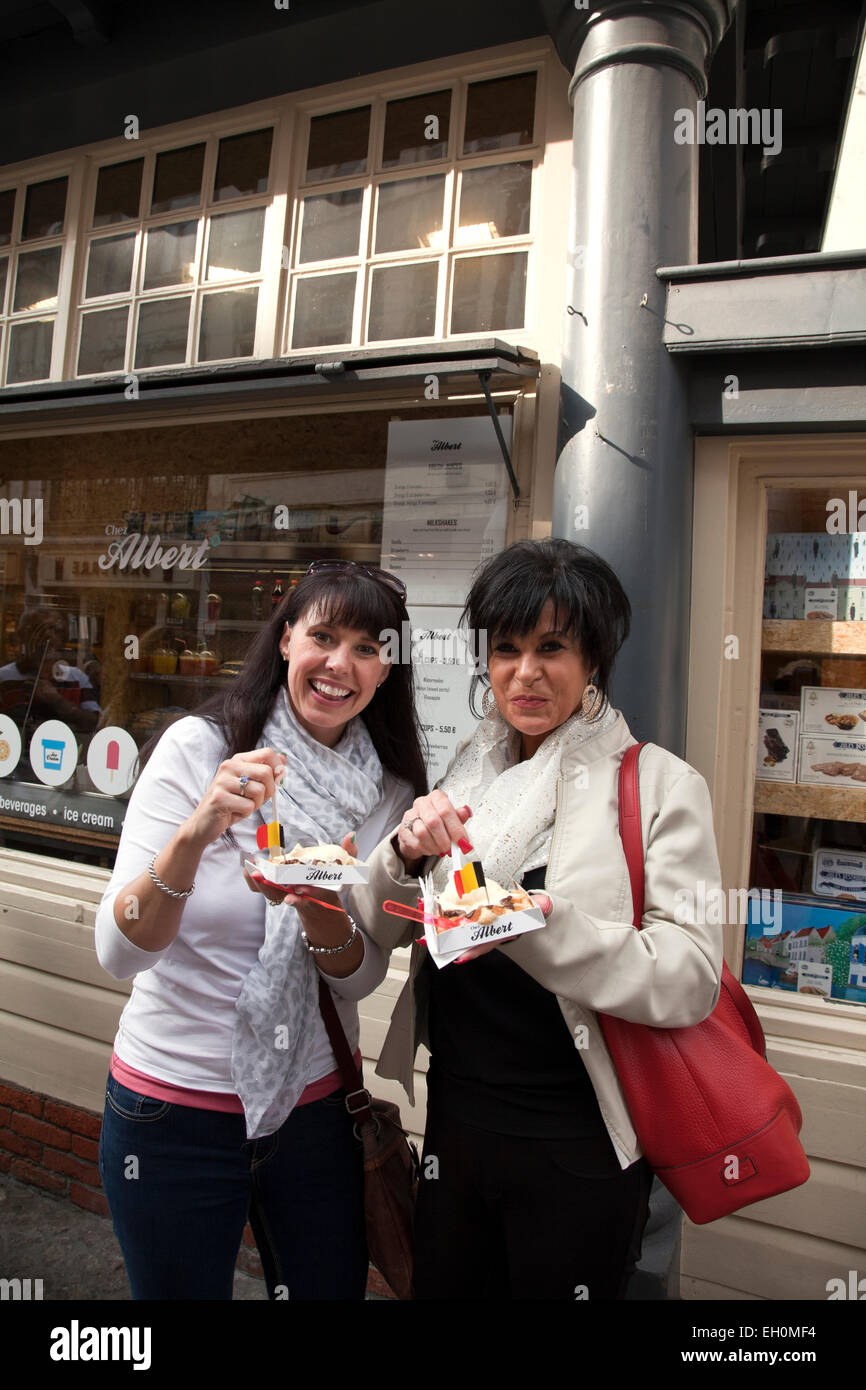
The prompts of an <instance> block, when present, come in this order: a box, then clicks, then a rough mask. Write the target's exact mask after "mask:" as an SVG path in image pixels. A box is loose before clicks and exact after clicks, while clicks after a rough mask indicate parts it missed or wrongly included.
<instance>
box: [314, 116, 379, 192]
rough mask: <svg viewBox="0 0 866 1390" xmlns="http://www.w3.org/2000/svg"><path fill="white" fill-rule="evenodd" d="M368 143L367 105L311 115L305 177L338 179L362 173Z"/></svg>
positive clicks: (368, 120)
mask: <svg viewBox="0 0 866 1390" xmlns="http://www.w3.org/2000/svg"><path fill="white" fill-rule="evenodd" d="M369 143H370V108H369V106H356V107H355V108H354V110H352V111H337V112H335V114H334V115H333V116H314V117H313V119H312V120H311V121H310V145H309V149H308V152H307V179H308V181H309V182H310V183H312V182H314V181H315V180H316V179H338V178H342V177H343V175H344V174H362V173H363V172H364V170H365V169H366V167H367V146H368V144H369Z"/></svg>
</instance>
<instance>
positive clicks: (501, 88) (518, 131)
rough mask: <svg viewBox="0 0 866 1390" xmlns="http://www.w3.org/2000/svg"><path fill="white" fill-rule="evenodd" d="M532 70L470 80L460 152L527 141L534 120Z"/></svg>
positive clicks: (466, 152) (509, 146)
mask: <svg viewBox="0 0 866 1390" xmlns="http://www.w3.org/2000/svg"><path fill="white" fill-rule="evenodd" d="M535 82H536V78H535V73H534V72H527V73H521V74H520V75H519V76H516V77H496V78H493V79H492V80H490V81H487V82H472V83H471V84H470V86H469V92H468V95H467V100H466V131H465V135H464V139H463V153H464V154H481V153H482V152H486V151H487V150H507V149H511V148H513V147H514V146H515V145H531V144H532V139H533V128H534V124H535Z"/></svg>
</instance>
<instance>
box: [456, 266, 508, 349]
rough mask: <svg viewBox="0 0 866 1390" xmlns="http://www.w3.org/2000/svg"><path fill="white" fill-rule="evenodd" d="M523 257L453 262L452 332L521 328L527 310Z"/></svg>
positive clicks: (496, 330) (483, 331) (487, 331)
mask: <svg viewBox="0 0 866 1390" xmlns="http://www.w3.org/2000/svg"><path fill="white" fill-rule="evenodd" d="M526 260H527V258H526V254H525V253H518V254H515V255H500V256H489V257H482V256H467V257H462V258H461V259H460V260H458V261H455V263H454V291H453V298H452V303H451V332H452V333H472V332H482V333H492V332H499V331H501V330H503V329H508V328H522V327H523V320H524V314H525V307H526Z"/></svg>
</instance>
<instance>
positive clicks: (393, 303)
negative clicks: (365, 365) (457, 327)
mask: <svg viewBox="0 0 866 1390" xmlns="http://www.w3.org/2000/svg"><path fill="white" fill-rule="evenodd" d="M438 278H439V267H438V266H437V265H436V264H435V263H431V262H427V261H425V262H423V263H422V264H421V265H401V266H387V267H383V268H381V269H378V270H374V271H373V282H372V287H371V290H370V326H369V329H368V332H367V337H368V339H369V341H370V342H371V343H375V342H379V341H381V340H382V339H384V338H429V337H432V335H433V332H434V330H435V327H436V286H437V283H438Z"/></svg>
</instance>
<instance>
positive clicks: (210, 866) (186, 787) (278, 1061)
mask: <svg viewBox="0 0 866 1390" xmlns="http://www.w3.org/2000/svg"><path fill="white" fill-rule="evenodd" d="M405 595H406V591H405V588H404V586H403V584H402V582H401V581H400V580H398V579H397V578H396V577H395V576H393V575H389V574H388V573H387V572H385V571H383V570H378V569H370V568H368V567H367V566H364V565H358V564H354V563H351V562H344V561H319V562H316V563H314V564H312V565H311V566H310V569H309V570H308V572H307V574H306V575H305V576H304V578H303V579H301V581H300V582H299V583H298V584H297V586H296V587H295V588H293V589H292V590H291V591H290V593H289V594H288V595H287V596H286V598H285V600H284V601H283V603H282V604H280V605H279V606H278V608H277V609H275V611H274V613H273V615H272V616H271V618H270V620H269V621H268V622H267V624H266V625H265V626H264V627H263V629H262V631H261V632H260V634H259V635H258V637H257V638H256V640H255V641H254V643H253V645H252V648H251V650H250V653H249V657H248V659H247V662H246V664H245V666H244V669H243V671H242V673H241V674H240V676H239V677H238V678H237V680H236V682H235V684H234V685H233V686H232V687H231V688H230V689H229V690H228V691H227V692H225V693H220V694H219V695H216V696H214V698H213V699H211V700H209V701H207V702H206V703H205V704H204V705H202V706H201V708H200V709H199V710H198V712H197V714H195V715H190V716H187V717H185V718H182V719H180V720H179V721H178V722H177V723H175V724H172V725H170V726H169V728H168V729H166V730H165V731H164V732H163V733H162V735H161V737H160V738H159V741H158V743H157V744H156V747H155V749H154V750H153V752H152V756H151V757H150V758H149V760H148V761H147V763H146V766H145V767H144V770H143V772H142V773H141V775H140V777H139V779H138V781H137V783H136V786H135V789H134V791H133V794H132V797H131V798H130V803H129V808H128V811H127V815H126V819H125V822H124V827H123V834H122V836H121V840H120V845H119V848H118V852H117V860H116V863H115V868H114V872H113V874H112V877H111V881H110V883H109V885H108V888H107V890H106V893H105V896H104V897H103V899H102V902H101V904H100V907H99V910H98V913H97V919H96V948H97V953H98V955H99V959H100V961H101V963H102V964H103V966H104V967H105V968H106V969H107V970H108V971H109V972H110V973H111V974H112V975H114V976H115V977H116V978H117V979H125V978H128V977H129V976H132V975H134V976H135V983H134V985H133V989H132V995H131V997H130V1000H129V1003H128V1004H127V1006H126V1008H125V1009H124V1011H123V1014H122V1016H121V1019H120V1024H119V1027H118V1032H117V1038H116V1040H115V1047H114V1055H113V1057H112V1060H111V1068H110V1075H109V1078H108V1087H107V1092H106V1104H105V1115H104V1120H103V1126H102V1133H101V1136H100V1146H99V1165H100V1172H101V1174H102V1181H103V1186H104V1189H105V1193H106V1196H107V1198H108V1202H109V1205H110V1207H111V1214H112V1217H113V1220H114V1228H115V1232H116V1234H117V1237H118V1240H119V1242H120V1245H121V1248H122V1250H123V1255H124V1259H125V1261H126V1266H127V1271H128V1273H129V1278H130V1284H131V1287H132V1295H133V1298H136V1299H151V1298H156V1299H230V1298H231V1296H232V1278H233V1272H234V1265H235V1260H236V1257H237V1253H238V1249H239V1246H240V1242H241V1237H242V1233H243V1229H244V1225H245V1223H246V1221H247V1218H248V1217H249V1221H250V1224H251V1226H252V1229H253V1232H254V1234H255V1237H256V1243H257V1246H258V1249H259V1252H260V1254H261V1258H262V1264H263V1267H264V1271H265V1278H266V1281H267V1286H268V1293H269V1295H270V1297H271V1298H291V1299H293V1300H298V1299H363V1297H364V1292H365V1287H366V1273H367V1252H366V1243H365V1235H364V1209H363V1187H362V1177H363V1175H362V1169H361V1157H360V1149H359V1145H358V1142H357V1140H356V1139H355V1138H354V1135H353V1132H352V1118H351V1116H350V1115H349V1113H348V1112H347V1110H346V1107H345V1104H344V1100H345V1095H344V1092H343V1090H342V1088H341V1080H340V1075H339V1072H338V1071H337V1064H336V1061H335V1059H334V1056H333V1053H332V1051H331V1047H330V1043H329V1041H328V1037H327V1033H326V1030H325V1026H324V1024H323V1022H322V1018H321V1015H320V1012H319V1007H318V981H319V972H321V973H322V975H323V976H324V978H325V979H326V980H327V982H328V984H329V986H330V988H331V991H332V993H333V995H334V1002H335V1005H336V1007H337V1012H338V1014H339V1015H340V1019H341V1022H342V1024H343V1027H344V1030H345V1032H346V1034H347V1036H348V1038H349V1042H350V1045H351V1046H352V1049H353V1051H355V1057H356V1061H357V1062H360V1054H359V1053H358V1052H357V1044H358V1034H359V1026H358V1011H357V1007H356V1001H357V1000H358V999H361V998H363V997H364V996H365V995H367V994H369V993H370V992H371V991H372V990H374V989H375V988H376V987H377V986H378V985H379V984H380V983H381V981H382V979H383V977H384V974H385V970H386V961H385V958H384V956H383V954H382V952H381V951H380V950H379V949H378V947H377V946H376V945H375V944H374V943H373V942H372V941H371V940H370V938H369V937H368V936H367V934H366V932H365V931H364V930H363V922H364V919H363V917H361V918H360V919H359V921H358V922H356V921H355V920H354V919H353V918H352V917H351V916H349V915H348V914H347V913H346V912H345V911H343V910H342V905H341V904H340V902H339V899H338V898H337V897H336V895H334V894H326V893H324V892H322V891H317V892H316V894H315V896H316V897H318V898H320V899H322V900H325V901H329V902H330V903H331V904H332V906H331V907H327V908H326V907H323V906H319V905H316V904H315V903H312V902H308V901H307V900H306V890H304V889H296V890H294V891H293V892H290V893H286V894H275V893H274V892H273V890H272V889H267V890H264V891H265V895H263V881H262V880H261V879H260V878H259V877H258V876H256V881H254V878H253V877H251V876H250V875H249V874H248V873H247V872H246V870H243V872H242V868H241V862H240V861H241V860H243V859H244V858H252V857H253V856H254V855H255V853H256V829H257V827H258V826H260V825H261V824H262V820H263V819H264V820H274V819H278V820H279V822H280V824H281V825H282V827H283V829H284V831H285V835H286V844H287V845H289V846H290V845H292V844H294V843H295V841H296V840H300V841H302V842H304V843H308V844H315V843H325V844H330V843H342V845H343V847H344V848H345V849H348V850H350V851H351V852H352V853H354V854H356V855H358V856H359V857H361V858H364V857H365V856H366V855H367V854H368V853H369V852H370V850H371V849H372V848H373V846H374V845H375V844H376V843H377V842H378V841H379V840H380V839H381V838H382V836H383V835H385V834H386V833H387V832H389V831H391V830H392V829H393V827H394V826H395V825H396V824H397V823H398V822H399V820H400V817H401V815H402V813H403V812H404V811H405V809H406V807H407V806H408V805H409V804H410V803H411V801H412V798H413V796H421V795H423V794H424V793H425V792H426V789H427V784H426V777H425V771H424V763H423V757H422V753H421V747H420V742H419V732H418V724H417V720H416V715H415V709H414V702H413V691H412V670H411V667H410V666H409V665H393V666H392V665H390V664H389V663H388V661H387V658H386V656H385V650H384V646H383V642H384V636H385V633H386V632H387V631H397V632H399V631H401V630H402V628H401V623H403V622H406V621H408V618H407V613H406V606H405ZM145 751H147V750H145ZM289 837H291V838H289ZM245 880H246V882H245ZM250 888H252V889H253V890H254V891H255V893H256V896H252V895H251V894H250V892H249V891H248V890H249V889H250ZM266 897H267V900H266ZM334 908H338V909H340V910H337V911H335V910H334Z"/></svg>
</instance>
